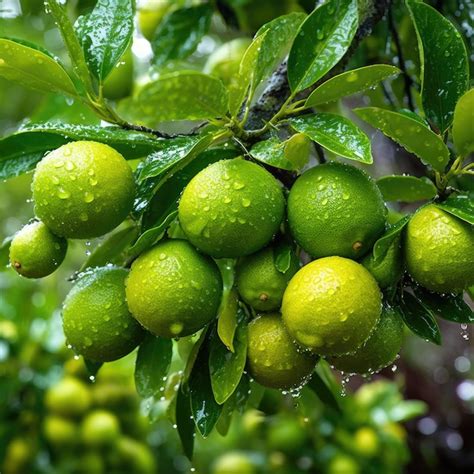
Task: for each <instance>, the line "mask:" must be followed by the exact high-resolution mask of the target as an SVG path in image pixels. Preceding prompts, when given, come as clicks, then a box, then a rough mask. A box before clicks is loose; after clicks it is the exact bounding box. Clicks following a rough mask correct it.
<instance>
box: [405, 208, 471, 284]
mask: <svg viewBox="0 0 474 474" xmlns="http://www.w3.org/2000/svg"><path fill="white" fill-rule="evenodd" d="M405 261H406V265H407V269H408V272H409V273H410V275H411V276H412V278H413V279H414V280H415V281H416V282H417V283H419V284H420V285H421V286H424V287H425V288H427V289H428V290H432V291H436V292H439V293H448V292H449V293H451V292H453V293H459V292H461V291H462V290H464V289H466V288H467V287H469V286H471V285H472V284H474V227H473V226H472V225H470V224H468V223H467V222H464V221H463V220H461V219H458V218H457V217H454V216H453V215H451V214H449V213H447V212H445V211H443V210H441V209H439V208H438V207H436V205H434V204H429V205H427V206H424V207H422V208H421V209H419V210H418V211H417V212H416V213H415V215H414V216H413V217H412V218H411V220H410V222H409V223H408V226H407V232H406V239H405Z"/></svg>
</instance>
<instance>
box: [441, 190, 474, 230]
mask: <svg viewBox="0 0 474 474" xmlns="http://www.w3.org/2000/svg"><path fill="white" fill-rule="evenodd" d="M436 205H437V206H438V207H439V208H440V209H443V211H446V212H449V213H450V214H452V215H453V216H456V217H458V218H459V219H462V220H463V221H466V222H468V223H469V224H471V225H474V200H473V199H472V197H471V196H469V195H467V194H454V193H453V194H451V195H450V196H449V197H448V199H446V201H443V202H438V203H436Z"/></svg>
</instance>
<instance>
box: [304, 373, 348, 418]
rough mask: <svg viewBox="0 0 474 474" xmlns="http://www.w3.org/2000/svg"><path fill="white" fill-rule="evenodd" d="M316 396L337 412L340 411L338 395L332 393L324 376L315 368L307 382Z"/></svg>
mask: <svg viewBox="0 0 474 474" xmlns="http://www.w3.org/2000/svg"><path fill="white" fill-rule="evenodd" d="M307 386H308V388H310V389H311V390H312V391H313V392H314V393H315V394H316V395H317V396H318V398H319V399H320V400H321V401H322V402H323V403H324V404H325V405H326V406H328V407H330V408H332V409H333V410H335V411H336V412H338V413H342V410H341V407H340V404H339V400H338V397H337V396H336V395H335V394H334V392H333V391H332V389H331V388H330V387H329V385H328V384H327V382H326V381H325V380H324V378H323V377H322V376H321V375H320V374H319V373H318V372H317V371H316V370H315V371H314V372H313V375H312V376H311V379H310V380H309V382H308V383H307Z"/></svg>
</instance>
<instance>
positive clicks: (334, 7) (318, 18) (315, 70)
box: [288, 0, 358, 93]
mask: <svg viewBox="0 0 474 474" xmlns="http://www.w3.org/2000/svg"><path fill="white" fill-rule="evenodd" d="M357 26H358V12H357V1H356V0H328V1H327V2H325V3H324V4H322V5H321V6H319V7H318V8H316V9H315V10H314V11H313V12H312V13H311V15H309V16H308V18H306V20H305V21H304V22H303V24H302V25H301V27H300V29H299V32H298V35H297V36H296V39H295V41H294V43H293V46H292V48H291V51H290V55H289V57H288V80H289V83H290V87H291V90H292V92H293V93H296V92H299V91H302V90H303V89H306V88H307V87H309V86H311V85H313V84H314V83H315V82H316V81H317V80H318V79H321V77H323V76H324V75H325V74H326V73H327V72H328V71H329V70H330V69H332V68H333V66H335V65H336V64H337V63H338V62H339V60H340V59H341V58H342V57H343V56H344V54H345V53H346V51H347V49H348V48H349V46H350V44H351V42H352V39H353V38H354V35H355V32H356V30H357Z"/></svg>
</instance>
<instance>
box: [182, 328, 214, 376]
mask: <svg viewBox="0 0 474 474" xmlns="http://www.w3.org/2000/svg"><path fill="white" fill-rule="evenodd" d="M208 330H209V326H206V327H205V328H204V329H203V330H202V332H201V334H199V338H198V340H197V341H196V342H195V343H194V346H193V348H192V349H191V352H190V353H189V356H188V360H187V361H186V367H185V368H184V373H183V384H187V383H188V381H189V377H190V376H191V372H192V371H193V368H194V364H195V363H196V360H197V357H198V355H199V351H200V350H201V346H202V345H203V343H204V341H205V340H206V337H207V331H208Z"/></svg>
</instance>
